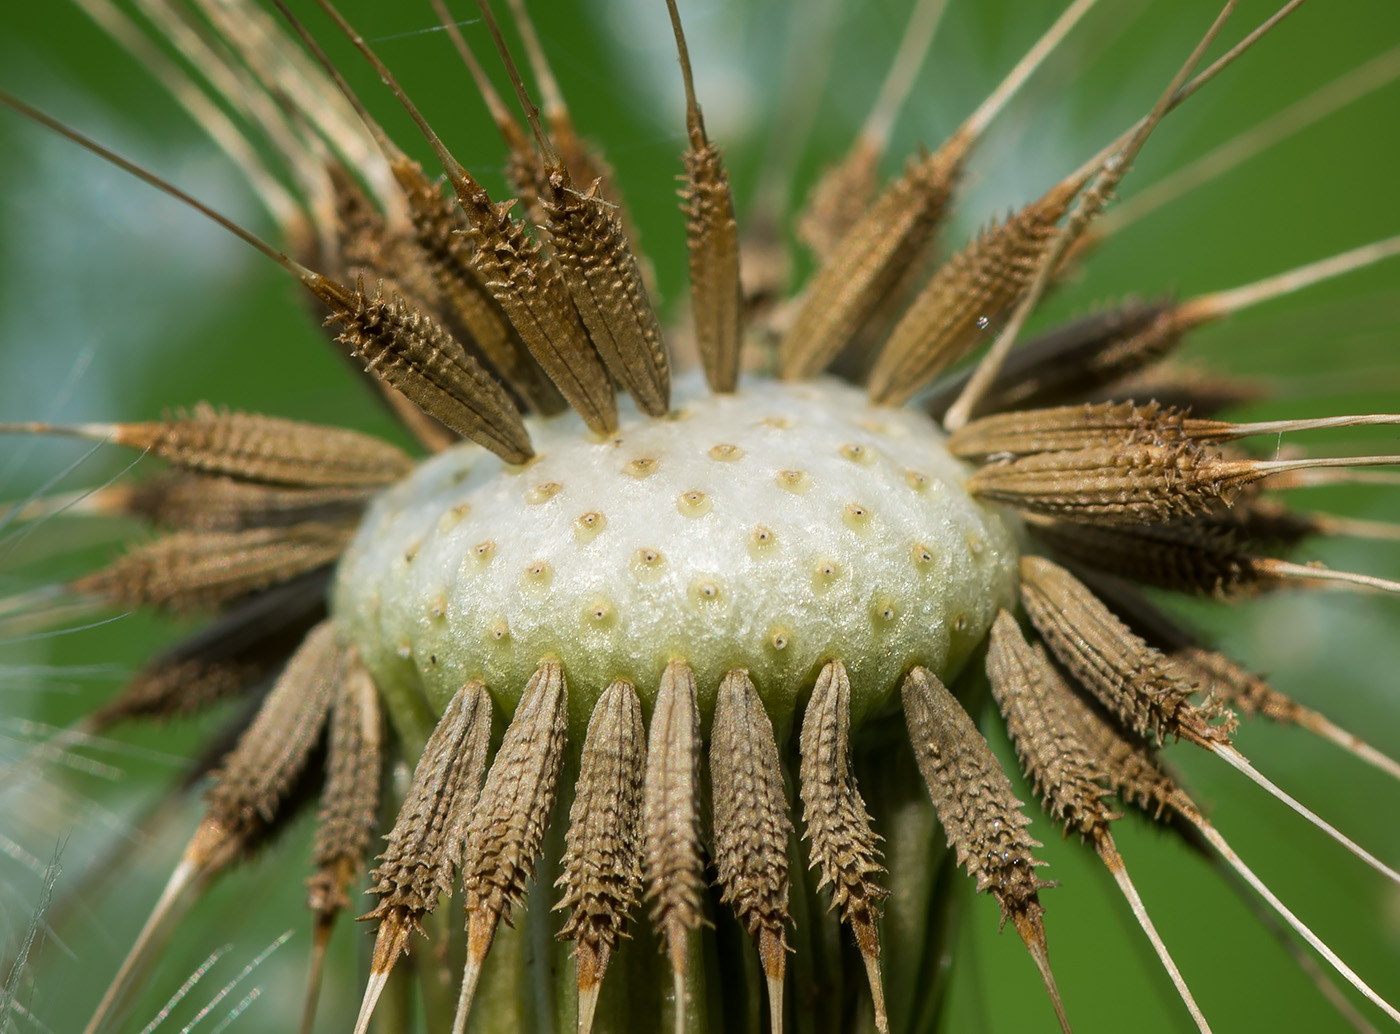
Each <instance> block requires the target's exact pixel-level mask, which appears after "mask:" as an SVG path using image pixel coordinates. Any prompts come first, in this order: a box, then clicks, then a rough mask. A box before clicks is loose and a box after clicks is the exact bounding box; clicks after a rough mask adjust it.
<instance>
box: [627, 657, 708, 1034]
mask: <svg viewBox="0 0 1400 1034" xmlns="http://www.w3.org/2000/svg"><path fill="white" fill-rule="evenodd" d="M696 693H697V687H696V684H695V675H694V673H693V672H692V671H691V670H690V666H689V665H687V664H686V663H685V662H684V661H682V660H673V661H672V662H671V663H670V664H668V665H667V666H666V671H665V673H664V674H663V675H662V677H661V684H660V686H659V687H658V688H657V694H656V705H655V706H654V707H653V709H652V714H651V728H650V730H649V732H648V734H647V768H646V777H645V779H644V781H643V785H642V832H643V836H644V856H643V868H644V871H645V874H646V882H647V892H646V896H647V899H648V900H650V901H651V903H652V905H651V921H652V923H653V925H654V926H655V927H656V929H657V930H659V931H660V932H661V935H662V940H663V942H664V948H665V950H666V952H667V954H669V955H670V958H671V972H672V975H673V977H674V981H675V995H676V1006H675V1008H676V1029H677V1031H683V1030H684V1029H685V1014H686V991H685V977H686V972H687V969H688V964H689V959H688V938H689V934H690V931H692V930H694V929H696V928H697V927H698V926H699V925H700V922H701V919H702V912H701V907H700V900H701V895H702V894H703V893H704V887H705V879H704V861H703V859H702V856H701V852H700V711H699V708H698V706H697V703H696Z"/></svg>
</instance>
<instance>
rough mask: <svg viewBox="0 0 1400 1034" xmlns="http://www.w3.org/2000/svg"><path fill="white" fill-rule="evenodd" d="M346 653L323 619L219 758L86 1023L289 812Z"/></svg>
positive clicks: (116, 1004) (116, 999) (100, 1022)
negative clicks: (150, 905)
mask: <svg viewBox="0 0 1400 1034" xmlns="http://www.w3.org/2000/svg"><path fill="white" fill-rule="evenodd" d="M347 659H348V654H347V652H346V648H345V647H344V646H343V645H342V644H341V642H340V631H339V628H338V627H337V626H336V624H335V623H334V622H332V621H323V622H321V623H320V624H319V625H317V626H316V627H315V628H314V629H312V630H311V632H310V633H309V634H308V635H307V637H306V640H305V642H303V644H302V646H301V648H300V649H299V650H297V652H296V654H295V655H294V656H293V658H292V660H291V661H290V663H289V664H288V665H287V668H286V670H285V671H284V672H283V673H282V675H281V677H280V678H279V679H278V680H277V682H276V683H275V684H274V685H273V687H272V689H271V691H270V692H269V693H268V695H267V698H266V699H265V700H264V701H263V704H262V706H261V708H259V710H258V713H257V715H256V717H254V719H253V722H252V724H251V725H250V726H249V727H248V728H247V729H246V730H245V731H244V733H243V735H242V736H241V737H240V738H239V740H238V744H237V746H235V747H234V749H233V750H232V751H231V752H230V753H229V754H228V755H227V756H226V757H225V758H224V759H223V761H222V763H221V764H220V767H219V769H218V771H216V772H215V774H214V780H215V781H214V784H213V786H211V787H210V789H209V793H208V808H207V811H206V813H205V816H204V819H203V820H202V821H201V822H200V824H199V828H198V829H196V830H195V832H194V835H193V836H192V837H191V838H190V841H189V844H188V845H187V846H186V847H185V851H184V854H183V855H182V856H181V858H180V862H179V864H178V865H177V866H176V867H175V871H174V872H173V873H172V874H171V877H170V880H169V881H168V882H167V884H166V887H165V890H164V891H163V892H162V894H161V897H160V900H159V901H158V902H157V903H156V905H155V908H154V909H152V911H151V915H150V916H149V918H147V920H146V924H145V926H144V927H143V928H142V930H141V933H140V934H139V935H138V936H137V938H136V941H135V943H134V944H133V945H132V947H131V949H130V950H129V951H128V952H127V955H126V958H125V959H124V960H123V961H122V965H121V968H120V969H119V970H118V972H117V975H116V976H115V977H114V978H113V980H112V983H111V984H110V985H108V988H107V992H106V994H104V995H103V998H102V1001H101V1002H100V1003H99V1004H98V1007H97V1010H96V1011H95V1012H94V1013H93V1016H92V1019H91V1020H90V1021H89V1022H88V1026H87V1034H93V1032H96V1031H99V1030H101V1029H103V1027H104V1026H105V1025H106V1024H107V1023H108V1022H109V1020H110V1019H111V1018H112V1017H113V1016H114V1015H115V1013H116V1012H117V1010H118V1009H119V1008H120V1007H121V1005H122V1003H123V1001H124V999H125V997H126V995H127V993H128V992H129V991H130V989H131V988H132V987H133V986H134V985H135V982H136V981H137V980H138V979H139V977H140V974H141V972H142V969H143V967H144V966H145V965H146V964H147V963H148V961H149V960H150V958H151V953H152V952H153V951H154V949H155V948H156V947H157V946H158V945H159V943H160V942H161V940H162V939H163V938H164V937H165V936H166V935H167V934H168V933H169V932H170V930H171V929H172V928H173V924H174V923H175V922H176V921H178V919H179V918H180V916H181V915H182V914H183V913H184V911H185V910H187V909H188V908H189V907H190V906H191V905H192V904H193V903H194V898H196V897H197V896H198V892H199V891H200V890H202V889H203V887H204V886H206V885H207V884H208V882H209V880H210V879H212V878H213V877H214V876H215V875H216V874H217V873H219V872H220V871H222V870H223V869H225V868H226V867H227V866H229V865H231V864H232V863H233V862H235V861H237V860H238V859H239V858H240V857H241V856H242V855H244V854H245V853H247V852H248V851H249V850H250V849H251V848H253V847H255V846H256V845H257V844H258V843H259V842H261V841H262V840H264V839H265V838H266V837H268V836H269V835H271V834H272V833H273V832H274V831H275V830H276V828H277V827H278V826H279V825H280V823H281V822H282V821H283V820H285V819H286V818H287V816H286V815H285V814H283V809H282V804H283V802H284V799H285V798H286V796H287V794H288V792H289V791H290V790H291V789H292V786H293V783H294V782H296V780H298V779H299V778H300V777H301V775H302V774H303V771H304V769H305V766H306V761H307V759H308V757H309V755H310V754H311V751H312V749H313V748H314V747H315V745H316V743H317V741H318V740H319V739H320V737H321V731H322V728H323V727H324V725H325V722H326V715H327V712H328V711H329V710H330V705H331V700H332V698H333V696H334V695H335V692H336V690H337V687H338V686H339V684H340V681H341V680H342V679H343V678H344V675H345V668H346V664H347Z"/></svg>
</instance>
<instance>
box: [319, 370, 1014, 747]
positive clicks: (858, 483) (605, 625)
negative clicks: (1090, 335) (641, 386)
mask: <svg viewBox="0 0 1400 1034" xmlns="http://www.w3.org/2000/svg"><path fill="white" fill-rule="evenodd" d="M677 388H678V392H677V394H678V396H679V398H678V403H677V411H676V412H675V413H674V414H673V415H672V416H671V417H668V418H666V419H660V420H651V419H647V418H645V417H642V416H639V415H637V414H636V413H635V411H631V412H627V411H624V414H623V419H622V424H621V426H620V427H619V429H618V431H617V432H615V433H614V434H611V435H608V436H605V437H600V436H597V435H592V434H589V433H587V432H586V431H584V430H583V429H582V426H581V424H580V422H579V420H578V419H577V418H576V417H569V416H566V417H561V418H556V419H553V420H549V421H540V422H535V423H534V424H533V425H532V426H531V428H530V432H531V436H532V439H533V440H534V441H535V443H536V446H537V453H538V456H537V458H536V459H535V460H534V461H532V462H531V463H529V464H527V465H525V466H523V467H512V466H509V465H506V464H503V463H502V462H501V461H500V460H499V459H497V458H496V457H494V456H492V455H490V454H489V453H487V452H486V451H485V450H483V449H481V448H479V447H475V446H470V445H468V446H464V447H459V448H454V449H451V450H449V451H447V452H445V453H443V454H441V455H439V456H437V457H434V458H433V459H432V460H430V461H428V462H427V463H425V464H424V465H423V466H422V467H420V468H419V470H418V471H417V472H416V473H415V474H414V475H413V476H412V477H410V478H409V479H408V480H406V481H405V482H403V483H401V484H400V485H398V486H397V487H395V488H394V489H392V490H391V491H389V492H387V493H385V494H384V495H383V496H381V497H380V498H379V499H378V500H376V501H375V503H374V504H373V505H372V507H371V509H370V512H369V514H368V516H367V518H366V520H365V521H364V523H363V524H362V526H361V529H360V532H359V534H358V536H357V538H356V540H355V542H354V543H353V544H352V546H351V548H350V550H349V551H348V552H347V554H346V556H345V558H344V560H343V562H342V564H341V568H340V573H339V576H338V583H337V589H336V594H335V604H334V610H335V613H336V614H337V616H338V618H339V620H341V621H342V622H344V623H346V624H347V625H348V626H350V628H351V629H353V634H354V635H355V637H356V641H357V642H360V643H361V644H364V645H363V646H362V652H363V655H364V659H365V663H366V664H367V665H368V666H369V667H370V669H371V671H373V672H374V675H375V679H376V681H377V682H379V684H381V685H385V684H390V685H395V686H399V687H402V688H404V689H411V690H414V691H417V690H419V689H421V690H423V691H425V692H426V694H427V696H428V698H429V699H430V700H431V701H433V702H434V703H435V705H436V706H437V707H439V708H441V707H443V706H445V705H446V703H447V701H448V700H449V699H450V698H451V695H452V693H453V692H455V691H456V689H457V688H459V687H460V686H461V685H462V684H463V683H464V682H466V681H468V680H471V679H476V678H479V679H481V680H483V681H484V682H485V683H486V685H487V686H489V687H490V688H491V691H492V693H493V694H494V695H495V696H496V698H497V700H498V701H500V702H501V703H502V705H503V706H508V705H509V704H511V703H512V702H513V701H512V699H511V697H512V696H513V695H518V694H519V692H520V687H523V686H524V685H525V684H526V683H527V682H528V681H529V679H530V676H531V675H532V674H533V673H534V671H535V669H536V667H537V666H538V665H539V662H540V659H541V658H544V657H555V658H558V659H559V661H560V662H561V664H562V665H563V667H564V670H565V672H566V673H567V675H568V678H569V682H570V685H571V687H576V688H574V689H573V690H571V694H570V701H569V706H570V719H571V725H572V726H573V727H574V729H575V730H576V732H577V733H578V734H580V735H581V734H582V731H583V729H584V727H585V725H586V724H587V720H588V716H589V715H590V714H591V712H592V709H593V706H594V703H595V701H596V699H597V697H598V695H599V694H600V693H601V692H602V691H603V689H604V688H606V687H607V686H608V685H609V684H610V683H611V682H612V681H613V680H614V679H619V678H621V679H626V680H627V681H629V682H631V683H632V684H633V685H635V686H636V687H637V688H638V692H639V693H640V694H641V696H642V703H643V706H644V708H647V709H649V708H650V706H651V702H652V701H651V696H652V695H654V693H655V687H656V686H657V685H659V684H660V681H661V676H662V674H663V672H664V671H665V668H666V665H667V664H668V663H669V661H670V660H671V659H672V658H674V657H678V656H683V657H685V658H686V660H687V662H688V663H689V664H690V666H691V668H692V669H693V670H694V672H695V675H696V681H697V684H698V686H699V690H700V699H699V704H700V708H701V710H702V712H708V711H709V710H710V709H711V708H712V706H713V701H714V692H715V688H716V687H717V686H718V685H719V683H720V681H721V680H722V679H723V677H724V675H725V674H726V673H727V672H728V671H730V670H732V669H735V668H744V669H746V670H748V672H749V673H750V676H751V678H752V679H753V682H754V685H755V686H756V688H757V690H758V692H759V694H760V696H761V697H762V699H763V701H764V705H765V707H766V709H767V710H768V711H769V713H770V714H771V715H773V716H774V718H775V719H778V718H781V717H784V716H787V715H790V714H791V713H792V710H793V705H794V701H795V699H796V697H797V696H798V695H799V694H800V693H805V692H806V691H807V690H809V689H810V688H811V685H812V679H813V678H815V676H816V673H817V672H818V671H819V670H820V669H821V666H822V665H823V664H824V663H825V662H826V661H827V660H829V659H830V658H831V657H834V656H839V657H841V658H842V659H843V660H844V661H845V663H846V666H847V670H848V671H849V673H850V679H851V686H852V695H851V718H852V722H853V723H857V724H858V723H859V721H860V720H861V718H863V716H864V715H866V714H867V713H869V712H870V711H871V710H872V709H873V708H875V707H878V706H879V705H880V704H882V703H883V702H884V701H885V700H886V699H888V698H889V696H890V695H891V693H893V691H894V690H895V689H896V688H897V685H898V681H899V679H900V677H901V676H902V675H903V674H904V672H906V671H907V670H909V668H910V667H911V666H912V665H914V664H919V665H922V666H924V667H927V668H929V669H930V670H932V671H934V672H937V673H940V674H941V675H942V676H947V677H951V675H952V674H953V672H954V671H955V670H956V669H957V668H958V667H960V666H961V664H962V663H963V662H964V660H965V659H966V657H967V655H968V653H969V652H970V651H971V650H972V648H973V647H974V646H975V644H976V643H977V642H978V641H979V640H980V639H981V638H982V636H983V635H984V634H985V633H986V630H987V629H988V628H989V627H990V625H991V622H992V619H993V618H994V617H995V615H996V613H997V611H998V609H1000V608H1001V607H1009V606H1013V605H1014V602H1015V596H1014V591H1015V589H1014V587H1015V582H1016V578H1015V572H1016V561H1017V548H1016V545H1017V538H1016V536H1017V532H1016V530H1015V528H1014V526H1013V525H1012V523H1011V522H1010V520H1009V519H1008V518H1007V517H1005V516H1003V514H1002V512H1001V511H999V510H997V509H995V508H994V507H991V506H989V505H987V504H984V503H980V502H977V501H975V500H973V499H972V498H971V497H969V496H968V494H967V493H966V492H965V491H964V490H963V488H962V484H963V482H964V481H965V480H966V477H967V468H965V467H963V466H962V464H960V463H959V462H958V461H956V460H954V459H952V458H951V457H950V456H949V455H948V453H947V451H946V449H945V448H944V437H943V435H942V434H941V432H939V431H938V430H937V429H936V428H935V427H934V426H933V424H932V423H931V422H930V421H928V420H927V419H926V418H924V417H923V416H921V415H920V414H917V413H912V412H900V411H893V410H890V409H887V408H879V407H874V406H871V405H869V404H868V403H867V402H866V401H865V400H864V398H863V397H862V395H861V394H860V392H859V391H858V390H856V389H853V388H850V387H847V386H844V385H840V384H837V383H836V382H818V383H815V384H798V385H788V384H775V383H772V382H763V381H756V382H754V383H747V382H746V384H745V385H744V386H743V388H742V390H740V391H739V392H736V393H734V394H732V395H723V396H710V395H708V394H707V393H706V392H705V391H704V389H703V387H701V386H700V385H699V384H698V383H697V382H695V381H692V382H689V383H686V382H683V383H681V384H678V386H677ZM697 395H699V396H700V397H698V398H697V397H696V396H697ZM852 455H854V456H856V457H858V459H859V462H853V461H852V459H851V457H852ZM794 472H796V473H797V475H798V476H797V477H795V478H794V476H793V474H794ZM911 472H914V473H917V475H918V476H917V477H911ZM541 486H548V491H547V492H542V491H541ZM483 546H486V547H487V548H483Z"/></svg>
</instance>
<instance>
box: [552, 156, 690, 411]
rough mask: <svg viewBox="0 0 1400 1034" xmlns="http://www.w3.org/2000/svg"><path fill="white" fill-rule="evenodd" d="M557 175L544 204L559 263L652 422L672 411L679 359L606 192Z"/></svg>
mask: <svg viewBox="0 0 1400 1034" xmlns="http://www.w3.org/2000/svg"><path fill="white" fill-rule="evenodd" d="M598 190H599V185H598V183H596V182H594V183H593V184H591V185H590V186H589V187H588V188H587V190H586V191H584V192H579V191H576V190H574V189H572V187H570V186H569V184H568V181H567V178H566V177H564V176H561V175H560V174H559V173H557V172H556V173H552V174H551V175H550V192H549V194H547V195H546V196H545V197H544V198H543V199H542V202H543V205H544V210H545V213H546V215H547V217H548V227H549V233H550V238H551V242H552V244H553V247H554V259H555V261H556V262H557V263H558V264H559V268H560V270H561V271H562V272H563V274H564V282H565V283H566V284H567V285H568V287H569V293H570V294H571V295H572V296H573V299H574V304H575V305H577V306H578V312H579V316H580V317H581V318H582V319H583V325H584V326H585V327H587V328H588V333H589V337H590V338H591V339H592V341H593V346H594V347H595V348H596V349H597V350H598V354H599V355H601V356H602V358H603V362H604V363H606V364H607V367H608V370H609V372H611V373H612V375H613V377H614V378H615V379H616V380H617V381H618V382H619V383H620V384H622V386H623V387H624V388H626V389H627V392H628V394H630V395H631V396H632V398H633V399H635V400H636V403H637V406H638V408H640V409H641V410H642V411H643V412H644V413H647V414H648V415H650V416H664V415H665V414H666V412H667V410H669V409H670V407H671V360H670V356H669V355H667V352H666V346H665V344H664V343H663V341H662V339H661V327H660V325H659V324H658V323H657V321H656V311H655V310H654V309H653V308H652V304H651V298H650V297H649V296H648V295H647V290H646V286H645V285H644V284H643V283H642V274H641V271H640V270H639V269H638V267H637V259H636V256H634V255H633V253H632V248H631V245H629V244H628V243H627V238H626V237H625V236H624V234H623V232H622V224H621V222H620V221H619V219H618V217H617V215H616V214H615V213H614V212H612V211H611V210H610V209H609V208H608V206H607V202H606V201H605V200H604V199H603V198H602V197H601V196H600V195H599V193H598Z"/></svg>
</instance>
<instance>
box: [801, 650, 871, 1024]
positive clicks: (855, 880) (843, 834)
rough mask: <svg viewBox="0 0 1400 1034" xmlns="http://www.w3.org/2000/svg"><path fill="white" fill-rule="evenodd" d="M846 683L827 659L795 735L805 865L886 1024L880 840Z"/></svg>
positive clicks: (842, 673)
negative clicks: (850, 944)
mask: <svg viewBox="0 0 1400 1034" xmlns="http://www.w3.org/2000/svg"><path fill="white" fill-rule="evenodd" d="M850 724H851V682H850V678H849V677H848V676H847V674H846V666H845V665H844V664H842V663H841V662H840V661H832V662H830V663H829V664H827V665H826V666H825V667H824V668H822V671H821V674H820V675H818V676H817V683H816V686H815V687H814V688H813V690H812V698H811V700H810V702H809V703H808V704H807V711H806V714H805V715H804V716H803V719H802V736H801V741H800V747H799V750H800V753H801V764H800V767H799V779H800V781H801V792H802V802H803V805H804V811H803V816H802V821H803V822H804V823H805V825H806V827H807V839H808V840H810V841H811V844H812V863H811V864H812V867H813V868H817V869H819V870H820V872H821V879H820V881H819V882H818V884H817V886H818V889H820V888H821V887H824V886H827V885H828V884H829V885H830V886H831V888H832V890H831V907H832V908H840V909H841V918H842V919H843V920H844V921H845V922H847V923H849V924H850V925H851V930H852V932H853V933H854V934H855V940H856V946H857V947H858V948H859V949H860V953H861V958H862V959H863V960H864V963H865V970H866V973H867V975H868V976H869V978H870V997H871V1000H872V1001H873V1003H874V1006H875V1027H876V1029H877V1030H879V1031H881V1032H887V1031H888V1030H889V1018H888V1016H887V1015H886V1013H885V994H884V987H883V984H882V983H881V980H880V935H879V929H878V927H877V925H876V923H877V920H878V919H879V917H880V903H881V901H883V899H884V898H885V897H886V895H888V893H889V892H888V891H887V890H886V889H885V888H884V887H883V886H881V885H880V882H879V875H880V873H881V872H882V871H883V869H882V868H881V866H880V851H879V848H877V847H876V846H875V844H876V841H877V840H878V839H879V838H878V837H877V836H876V835H875V833H874V831H873V830H872V829H871V828H870V816H869V814H868V813H867V812H866V810H865V802H864V801H863V800H862V799H861V796H860V791H859V790H858V789H856V783H855V776H854V774H853V773H852V772H851V745H850Z"/></svg>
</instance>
